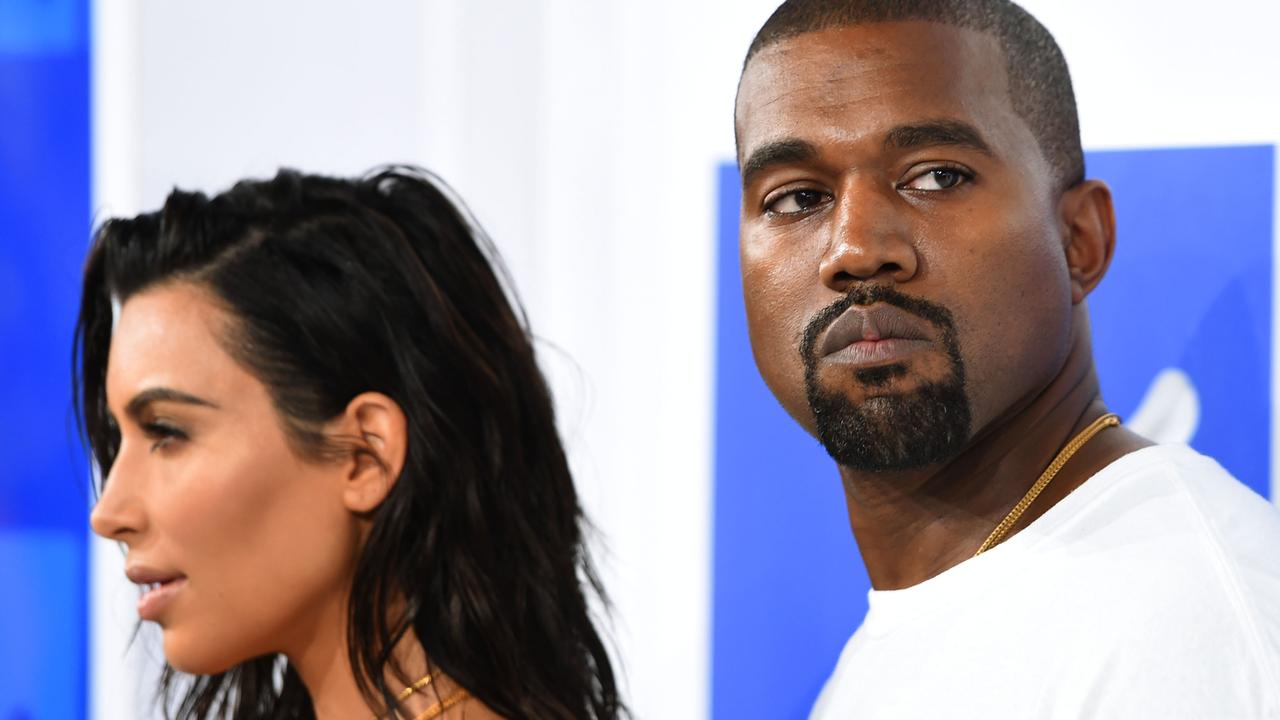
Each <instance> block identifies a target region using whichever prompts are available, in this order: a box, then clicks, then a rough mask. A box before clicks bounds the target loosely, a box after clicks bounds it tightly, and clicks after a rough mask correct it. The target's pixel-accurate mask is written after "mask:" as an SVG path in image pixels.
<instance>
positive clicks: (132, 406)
mask: <svg viewBox="0 0 1280 720" xmlns="http://www.w3.org/2000/svg"><path fill="white" fill-rule="evenodd" d="M162 401H163V402H176V403H183V404H186V405H199V406H200V407H207V408H213V409H214V410H217V409H218V406H217V405H216V404H214V403H212V402H210V401H208V400H205V399H204V398H200V397H196V396H195V395H191V394H189V393H184V392H182V391H181V390H174V389H173V388H167V387H154V388H150V389H147V390H143V391H142V392H140V393H138V394H137V395H134V396H133V399H132V400H130V401H129V404H128V405H126V406H125V408H124V412H125V414H126V415H128V416H129V417H130V418H132V419H133V420H134V421H137V420H138V418H140V417H142V411H143V410H146V408H147V406H148V405H150V404H151V403H154V402H162Z"/></svg>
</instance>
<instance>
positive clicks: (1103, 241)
mask: <svg viewBox="0 0 1280 720" xmlns="http://www.w3.org/2000/svg"><path fill="white" fill-rule="evenodd" d="M1059 209H1060V211H1061V217H1062V222H1063V227H1064V231H1065V232H1064V235H1063V240H1064V242H1065V248H1064V249H1065V251H1066V255H1067V270H1068V272H1070V274H1071V302H1072V304H1074V305H1078V304H1080V303H1081V302H1084V298H1085V296H1086V295H1088V294H1089V293H1090V292H1092V291H1093V289H1094V288H1095V287H1097V286H1098V283H1099V282H1101V281H1102V276H1103V275H1105V274H1106V272H1107V267H1108V266H1109V265H1111V257H1112V256H1113V255H1114V254H1115V249H1116V215H1115V209H1114V208H1113V207H1112V205H1111V188H1108V187H1107V184H1106V183H1104V182H1102V181H1101V180H1086V181H1084V182H1082V183H1080V184H1079V185H1076V186H1075V187H1073V188H1071V189H1069V190H1067V191H1066V192H1065V193H1063V194H1062V201H1061V203H1060V204H1059Z"/></svg>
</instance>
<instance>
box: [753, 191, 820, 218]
mask: <svg viewBox="0 0 1280 720" xmlns="http://www.w3.org/2000/svg"><path fill="white" fill-rule="evenodd" d="M825 199H826V195H825V194H824V193H821V192H818V191H817V190H792V191H791V192H789V193H787V194H786V195H783V196H782V197H780V198H778V199H777V200H774V201H773V202H771V203H769V206H768V207H766V208H765V209H766V210H767V211H769V212H771V213H773V214H775V215H792V214H795V213H801V212H804V211H806V210H809V209H810V208H813V207H815V206H817V205H819V204H821V203H822V201H823V200H825Z"/></svg>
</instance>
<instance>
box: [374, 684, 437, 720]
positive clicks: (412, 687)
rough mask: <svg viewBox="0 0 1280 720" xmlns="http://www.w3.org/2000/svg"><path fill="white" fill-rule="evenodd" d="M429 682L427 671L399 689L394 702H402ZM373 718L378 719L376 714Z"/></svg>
mask: <svg viewBox="0 0 1280 720" xmlns="http://www.w3.org/2000/svg"><path fill="white" fill-rule="evenodd" d="M430 684H431V673H427V674H426V675H423V676H422V677H420V678H418V679H417V680H415V681H414V683H413V684H412V685H410V686H409V687H407V688H405V689H403V690H401V691H400V694H399V695H397V696H396V704H399V703H402V702H404V701H405V700H407V699H409V696H410V695H412V694H414V693H416V692H418V691H419V690H421V689H422V688H424V687H426V686H428V685H430ZM373 720H378V716H377V715H374V716H373Z"/></svg>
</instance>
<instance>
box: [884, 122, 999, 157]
mask: <svg viewBox="0 0 1280 720" xmlns="http://www.w3.org/2000/svg"><path fill="white" fill-rule="evenodd" d="M929 145H956V146H959V147H966V148H969V149H970V150H977V151H978V152H980V153H983V154H984V155H991V154H992V152H991V147H990V146H989V145H987V142H986V141H985V140H983V139H982V133H980V132H978V129H977V128H975V127H974V126H972V125H970V124H969V123H966V122H961V121H959V120H931V121H928V122H922V123H912V124H910V125H899V126H897V127H895V128H893V129H892V130H890V131H889V134H888V135H886V136H885V138H884V146H885V148H887V149H891V150H910V149H911V148H917V147H925V146H929Z"/></svg>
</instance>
